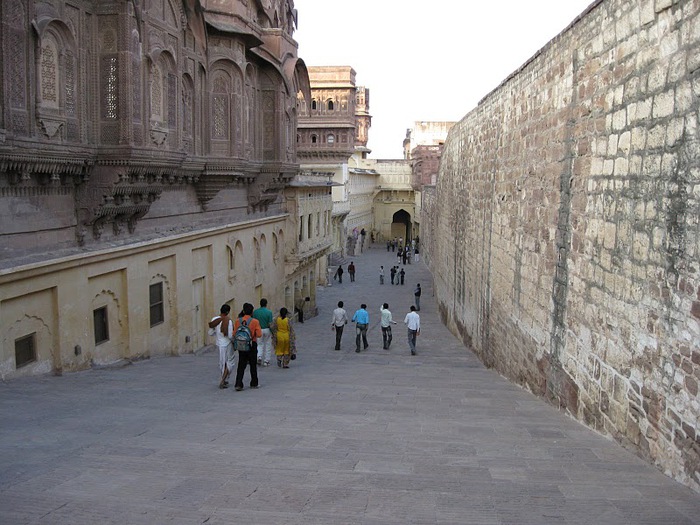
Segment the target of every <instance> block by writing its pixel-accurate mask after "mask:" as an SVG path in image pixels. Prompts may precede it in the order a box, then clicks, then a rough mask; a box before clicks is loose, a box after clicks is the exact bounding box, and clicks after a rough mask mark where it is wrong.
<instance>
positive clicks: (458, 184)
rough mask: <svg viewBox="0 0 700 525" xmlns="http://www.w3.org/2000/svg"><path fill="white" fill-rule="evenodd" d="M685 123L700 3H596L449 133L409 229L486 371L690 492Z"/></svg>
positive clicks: (699, 445)
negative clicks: (415, 225) (414, 227)
mask: <svg viewBox="0 0 700 525" xmlns="http://www.w3.org/2000/svg"><path fill="white" fill-rule="evenodd" d="M699 108H700V1H698V0H687V1H683V0H679V1H676V0H633V1H630V0H601V1H599V2H595V3H593V4H592V5H591V6H590V7H589V8H588V10H587V11H586V12H585V13H583V14H582V15H581V16H580V17H579V18H578V19H577V20H576V21H575V22H574V23H573V24H572V25H571V26H569V27H568V28H567V29H566V30H564V31H563V32H562V33H561V34H559V35H558V36H557V37H555V38H554V39H553V40H552V41H550V42H549V43H548V44H547V45H546V46H545V47H544V48H543V49H542V50H540V52H539V53H538V54H536V55H535V56H534V57H533V58H532V59H531V60H529V61H528V62H527V63H526V64H525V65H523V66H522V67H521V68H520V69H519V70H518V71H516V72H514V73H513V74H512V75H511V76H510V77H509V78H507V79H506V80H505V81H504V82H503V83H502V84H501V85H500V86H499V87H498V88H497V89H495V90H494V91H493V92H491V93H490V94H488V95H487V96H486V97H485V98H484V99H483V100H482V101H481V102H480V103H479V105H478V106H477V107H476V108H475V109H474V110H473V111H472V112H470V113H469V114H467V115H466V116H465V117H464V118H463V119H462V120H461V122H459V123H458V124H457V125H455V126H454V127H453V128H452V130H451V132H450V134H449V136H448V139H447V142H446V145H445V150H444V153H443V156H442V161H441V166H440V173H439V177H438V182H437V186H436V188H435V196H434V198H431V199H426V202H439V203H440V205H439V207H438V206H434V207H432V208H429V209H427V210H426V211H425V214H426V215H425V216H424V218H423V228H422V229H421V237H422V241H424V244H425V246H426V250H429V251H430V253H427V254H426V255H427V260H428V261H429V262H430V265H431V269H432V272H433V274H434V275H435V289H436V295H437V298H438V302H439V307H440V309H441V314H442V317H443V319H444V321H445V322H446V324H447V325H448V326H449V328H450V329H451V330H452V331H453V332H455V333H457V334H459V335H460V336H461V338H462V339H463V341H464V342H465V344H467V345H468V346H470V347H471V349H472V350H473V351H474V352H476V353H477V354H478V355H479V356H480V357H481V359H482V360H483V361H484V362H485V363H486V364H487V365H488V366H491V367H494V368H496V369H497V370H498V371H499V372H500V373H502V374H503V375H505V376H506V377H508V378H510V379H511V380H512V381H514V382H516V383H519V384H521V385H523V386H525V387H526V388H528V389H530V390H531V391H532V392H534V393H535V394H537V395H539V396H543V397H545V398H547V399H548V400H550V401H551V402H552V403H554V404H555V405H558V406H559V407H561V408H562V409H563V410H566V411H567V412H569V413H570V414H571V415H572V416H573V417H576V418H578V419H579V420H581V421H582V422H584V423H585V424H587V425H589V426H590V427H592V428H594V429H596V430H598V431H600V432H601V433H604V434H606V435H609V436H612V437H613V438H614V439H616V440H617V441H619V442H620V443H622V444H623V445H625V446H627V447H630V448H632V449H634V450H636V451H637V453H638V454H640V455H641V456H643V457H644V458H646V459H647V460H648V461H650V462H652V463H654V464H656V465H657V466H658V467H659V468H660V469H661V470H663V471H664V472H665V473H666V474H668V475H669V476H672V477H673V478H675V479H677V480H679V481H681V482H683V483H685V484H687V485H689V486H691V487H693V488H694V489H695V490H699V489H700V473H699V467H700V426H699V417H700V399H699V398H698V383H699V382H700V226H699V221H700V136H699V131H698V119H699V116H700V111H699ZM430 236H432V238H430Z"/></svg>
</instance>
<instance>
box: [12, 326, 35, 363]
mask: <svg viewBox="0 0 700 525" xmlns="http://www.w3.org/2000/svg"><path fill="white" fill-rule="evenodd" d="M35 336H36V334H30V335H27V336H24V337H20V338H19V339H15V368H21V367H23V366H25V365H28V364H29V363H33V362H34V361H36V345H35V344H34V341H35Z"/></svg>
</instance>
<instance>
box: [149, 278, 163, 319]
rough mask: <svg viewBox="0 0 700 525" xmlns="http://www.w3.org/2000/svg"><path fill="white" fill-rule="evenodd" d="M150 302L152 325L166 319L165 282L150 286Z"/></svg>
mask: <svg viewBox="0 0 700 525" xmlns="http://www.w3.org/2000/svg"><path fill="white" fill-rule="evenodd" d="M148 296H149V304H150V307H151V326H155V325H157V324H160V323H162V322H163V321H165V314H164V311H163V283H156V284H152V285H151V286H150V287H149V288H148Z"/></svg>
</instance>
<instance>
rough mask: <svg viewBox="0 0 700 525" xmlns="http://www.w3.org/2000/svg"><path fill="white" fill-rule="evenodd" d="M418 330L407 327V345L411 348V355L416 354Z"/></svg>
mask: <svg viewBox="0 0 700 525" xmlns="http://www.w3.org/2000/svg"><path fill="white" fill-rule="evenodd" d="M417 337H418V330H411V329H410V328H409V329H408V347H409V348H410V349H411V355H416V338H417Z"/></svg>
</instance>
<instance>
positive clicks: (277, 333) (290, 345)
mask: <svg viewBox="0 0 700 525" xmlns="http://www.w3.org/2000/svg"><path fill="white" fill-rule="evenodd" d="M288 315H289V311H288V310H287V309H286V308H280V314H279V316H277V317H276V318H275V320H274V321H273V322H272V324H271V325H270V331H271V332H272V344H273V345H274V347H275V355H276V356H277V366H279V367H281V368H289V360H290V359H294V357H292V356H296V353H297V349H296V344H295V337H294V328H293V327H292V320H291V319H290V318H289V317H288Z"/></svg>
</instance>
